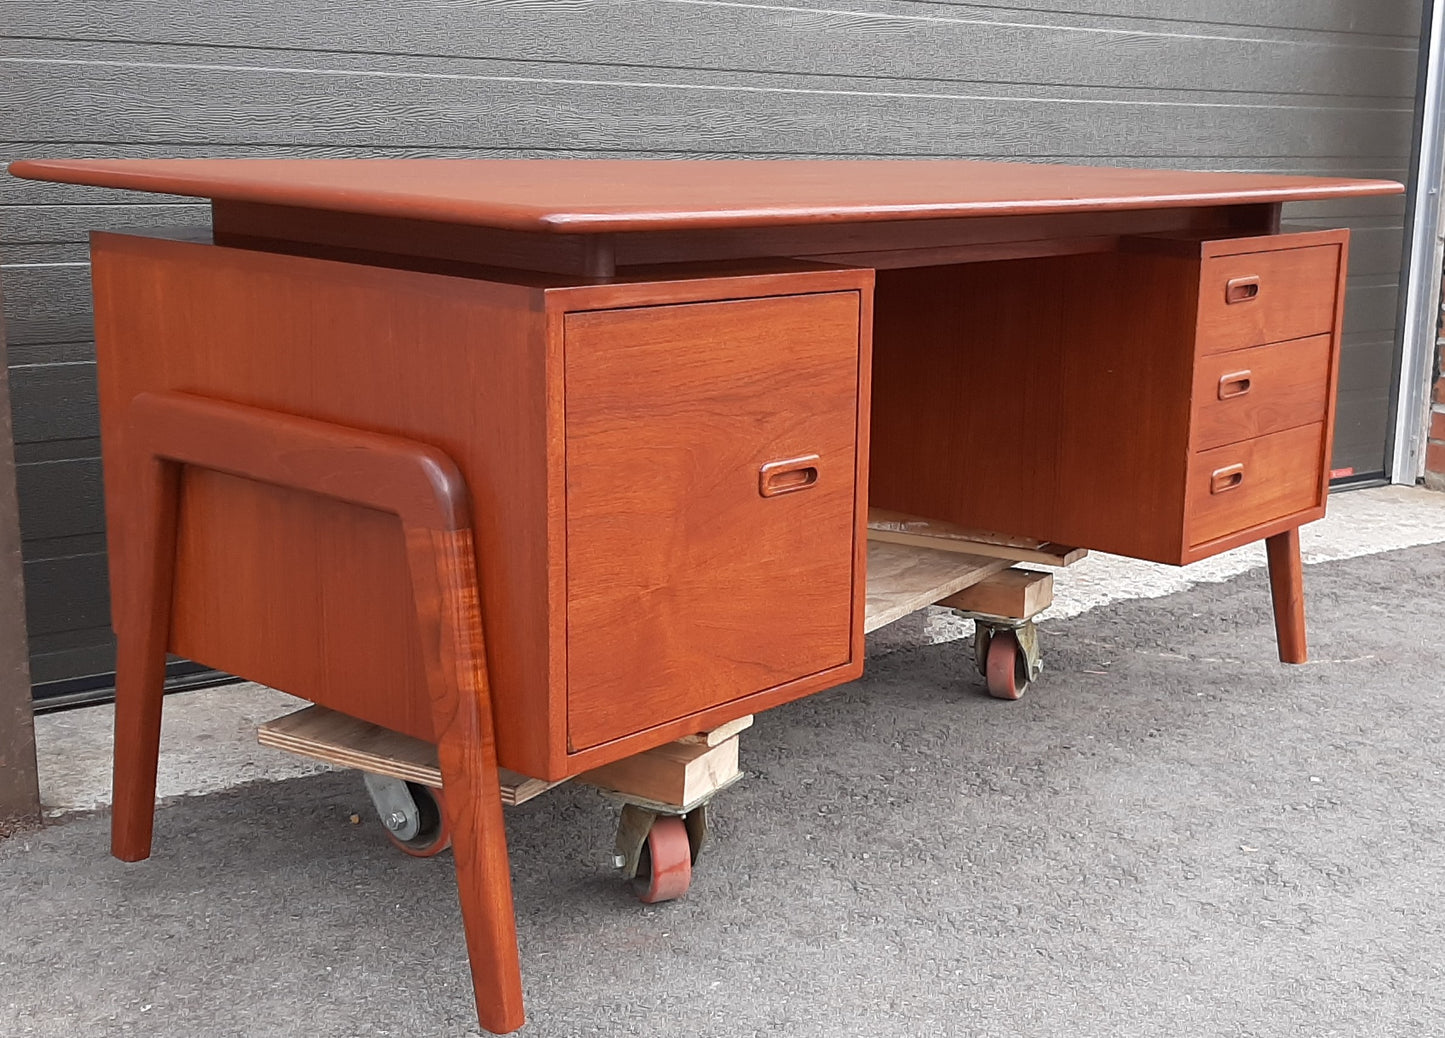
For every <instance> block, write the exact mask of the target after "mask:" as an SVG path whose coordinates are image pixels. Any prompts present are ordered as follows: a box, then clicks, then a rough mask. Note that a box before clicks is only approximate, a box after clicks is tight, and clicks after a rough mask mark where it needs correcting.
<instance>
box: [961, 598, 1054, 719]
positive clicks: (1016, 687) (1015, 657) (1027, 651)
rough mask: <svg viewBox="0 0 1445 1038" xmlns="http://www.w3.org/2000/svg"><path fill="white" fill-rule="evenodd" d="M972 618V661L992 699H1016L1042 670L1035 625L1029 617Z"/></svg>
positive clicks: (1026, 689) (1041, 658) (1037, 633)
mask: <svg viewBox="0 0 1445 1038" xmlns="http://www.w3.org/2000/svg"><path fill="white" fill-rule="evenodd" d="M973 619H974V635H973V647H974V662H975V663H976V664H977V665H978V670H979V673H980V674H982V675H983V678H984V681H985V682H986V683H987V686H988V694H989V695H991V696H993V698H995V699H1019V698H1020V697H1022V696H1023V694H1024V693H1025V692H1026V691H1028V687H1029V683H1030V682H1032V681H1033V680H1034V679H1035V678H1037V677H1038V676H1039V674H1040V673H1042V672H1043V669H1044V662H1043V657H1042V655H1041V654H1040V652H1039V629H1038V627H1037V626H1035V624H1034V623H1033V621H1032V620H1025V621H1022V622H1019V621H1013V622H1005V623H999V622H997V621H996V620H995V621H994V622H992V623H990V622H989V621H988V620H986V619H984V618H981V617H979V616H977V615H975V616H974V617H973Z"/></svg>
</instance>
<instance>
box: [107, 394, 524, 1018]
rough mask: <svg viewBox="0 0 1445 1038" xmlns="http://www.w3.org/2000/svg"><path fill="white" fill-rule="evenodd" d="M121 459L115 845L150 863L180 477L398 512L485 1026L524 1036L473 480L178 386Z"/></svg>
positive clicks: (141, 411) (153, 409) (130, 411)
mask: <svg viewBox="0 0 1445 1038" xmlns="http://www.w3.org/2000/svg"><path fill="white" fill-rule="evenodd" d="M118 421H119V423H120V427H119V429H118V433H119V435H118V437H117V440H118V443H117V444H116V445H115V447H114V450H113V453H112V454H111V461H112V463H113V464H114V469H113V471H112V472H111V473H110V474H109V476H108V478H110V479H111V481H112V483H111V486H112V490H113V492H114V500H113V501H112V502H111V508H112V515H113V521H114V522H115V523H116V525H117V526H118V527H119V529H120V530H121V531H122V532H123V534H124V536H123V538H122V539H121V541H120V542H119V544H118V545H117V553H118V554H120V553H121V552H120V549H121V548H122V546H123V550H124V552H128V553H130V554H131V555H133V556H134V557H133V558H129V557H125V556H124V555H122V557H123V558H125V563H126V564H125V565H124V566H123V567H121V568H120V569H118V570H117V573H116V579H117V581H118V582H119V584H120V588H119V593H120V594H121V595H122V596H123V599H122V600H123V601H126V602H135V603H145V604H146V605H145V607H143V608H141V609H139V610H138V611H137V612H135V613H134V614H130V615H128V616H127V618H126V622H125V624H124V625H123V626H122V627H121V629H120V630H119V631H118V632H117V634H118V638H119V640H120V643H121V645H122V646H123V647H124V650H125V651H124V652H123V654H122V656H121V657H120V660H119V661H118V667H117V680H116V753H115V793H114V821H113V825H112V831H111V849H112V852H113V853H114V854H115V856H116V857H118V858H121V859H123V860H126V861H136V860H139V859H141V858H144V857H147V856H148V855H149V854H150V841H151V825H152V818H153V815H154V800H155V780H156V758H157V749H158V746H159V736H160V722H161V695H162V692H163V680H162V679H163V674H164V666H165V651H166V647H167V634H168V629H167V628H168V625H167V619H168V617H167V615H166V611H165V608H164V603H169V602H170V601H171V600H172V597H173V595H172V592H173V588H172V586H171V584H170V583H169V582H168V581H169V578H171V577H173V576H174V575H175V568H174V567H173V566H168V565H167V564H166V560H167V559H174V558H175V557H176V554H177V548H178V545H177V542H176V537H175V533H176V524H175V519H174V517H175V516H176V514H177V512H178V511H179V510H183V507H184V506H183V503H182V501H181V496H182V495H181V492H180V479H179V476H180V473H181V472H182V471H183V470H190V469H204V470H207V471H214V472H224V473H226V474H228V475H231V476H234V477H237V478H240V479H243V480H246V481H248V482H254V483H260V484H266V485H274V486H282V487H287V488H289V489H291V490H293V491H295V492H297V493H300V494H307V495H317V496H322V497H325V498H327V499H329V500H332V501H334V502H336V503H338V504H339V505H343V506H348V507H351V508H359V509H372V510H377V511H384V512H387V513H389V514H391V515H392V516H394V517H395V518H396V520H397V521H398V523H399V533H400V535H401V538H402V540H403V545H404V549H405V553H406V559H407V569H408V578H409V579H408V587H407V588H406V589H405V591H406V595H405V598H406V601H407V602H408V603H409V605H410V607H411V608H412V609H413V610H414V611H415V617H416V620H417V627H418V633H419V646H420V649H421V652H420V660H419V662H420V664H421V669H422V680H423V683H424V689H425V693H424V694H425V696H426V703H427V706H428V708H429V710H430V712H431V715H432V730H433V731H434V732H435V737H434V741H435V742H436V746H437V760H438V763H439V766H440V768H441V772H442V776H443V780H444V782H445V783H446V785H447V787H448V788H449V789H450V790H451V791H452V795H451V796H450V797H449V798H448V799H447V803H446V812H447V824H448V828H449V829H450V831H451V833H452V849H453V857H454V861H455V864H456V873H457V890H458V894H459V896H460V900H461V907H462V921H463V924H464V927H465V930H466V937H467V952H468V957H469V958H470V960H471V966H472V980H473V985H474V988H475V993H476V1003H477V1012H478V1016H479V1019H480V1021H481V1023H482V1024H483V1026H485V1027H487V1028H488V1029H489V1030H492V1031H495V1032H498V1033H504V1032H507V1031H513V1030H516V1029H517V1028H518V1027H520V1026H522V1023H523V1022H524V1017H523V1013H522V981H521V971H520V966H519V963H518V956H517V934H516V924H515V918H514V914H513V909H512V890H511V872H510V866H509V864H508V860H507V844H506V832H505V830H504V828H503V823H502V802H501V795H500V790H499V786H498V770H497V759H496V743H495V739H494V736H493V721H492V703H491V698H490V695H489V691H488V683H487V674H486V665H485V659H484V652H483V645H482V632H481V615H480V610H479V608H478V594H477V572H476V556H475V551H474V549H473V544H472V538H471V530H470V529H469V528H468V527H467V525H466V523H467V521H468V514H469V510H468V507H467V496H466V486H465V484H464V483H463V481H462V479H461V474H460V471H459V470H458V469H457V467H456V466H455V465H454V464H453V462H452V460H451V459H450V458H448V457H447V456H446V455H445V454H444V453H443V452H441V451H439V450H437V449H436V448H434V447H431V446H428V445H425V444H419V443H415V442H412V441H407V440H402V439H398V438H395V437H388V436H380V435H377V434H374V433H369V432H365V431H359V430H354V429H348V428H345V427H342V426H338V425H335V424H332V423H327V422H317V421H313V420H310V419H304V418H297V417H295V416H291V415H286V414H280V413H277V412H274V411H267V410H263V409H259V408H252V407H245V406H242V405H238V404H234V403H228V402H224V401H218V400H212V399H207V398H204V397H199V396H194V395H190V394H178V393H174V392H158V393H157V392H142V393H139V394H137V395H136V396H135V397H134V398H133V399H132V400H130V401H129V402H128V404H127V406H126V407H125V408H124V411H123V414H122V415H121V416H120V417H119V418H118Z"/></svg>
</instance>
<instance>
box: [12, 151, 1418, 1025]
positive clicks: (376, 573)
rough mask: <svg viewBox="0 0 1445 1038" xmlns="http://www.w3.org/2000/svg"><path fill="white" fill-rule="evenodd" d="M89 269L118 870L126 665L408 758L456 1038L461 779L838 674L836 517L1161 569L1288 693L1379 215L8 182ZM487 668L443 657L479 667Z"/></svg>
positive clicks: (538, 171)
mask: <svg viewBox="0 0 1445 1038" xmlns="http://www.w3.org/2000/svg"><path fill="white" fill-rule="evenodd" d="M11 171H12V172H13V173H15V174H17V175H19V176H23V177H33V178H39V179H49V180H58V181H67V182H74V183H83V184H92V185H101V186H108V187H116V188H128V189H133V190H142V191H158V192H167V193H175V194H183V195H194V196H199V197H205V198H210V199H212V216H213V228H214V229H213V233H212V234H211V235H208V236H197V235H194V234H192V235H184V234H181V235H174V234H172V235H166V234H116V233H97V234H96V235H95V236H94V238H93V243H92V255H93V262H94V265H93V276H94V289H95V314H96V341H97V350H98V357H99V372H100V400H101V418H102V440H103V451H104V457H105V479H106V493H107V508H108V517H109V530H110V533H109V537H110V547H111V564H112V574H113V576H112V595H113V600H114V617H115V626H116V630H117V634H118V637H119V661H118V664H117V670H118V675H117V685H118V688H117V721H116V723H117V742H116V788H115V820H114V830H113V849H114V851H115V853H116V854H117V855H118V856H120V857H122V858H125V859H128V860H134V859H139V858H143V857H145V856H146V855H147V854H148V853H149V845H150V835H151V814H152V801H153V797H154V782H155V764H156V752H157V740H158V737H159V723H160V693H161V679H162V668H163V664H164V658H165V653H166V652H167V651H171V652H175V653H179V654H182V655H184V656H188V657H190V658H192V659H195V660H198V661H201V662H204V663H206V664H208V665H210V666H213V667H217V668H220V669H223V670H226V671H230V672H232V673H235V674H238V675H242V676H244V677H247V678H251V679H254V680H257V681H261V682H265V683H266V684H269V685H273V686H275V687H277V688H281V689H284V690H286V691H288V692H292V693H294V694H296V695H299V696H302V697H304V698H306V699H309V700H312V701H314V702H316V703H319V704H323V705H325V706H328V707H331V708H333V709H335V710H339V711H342V712H344V713H347V714H350V715H352V716H354V717H357V718H360V719H362V720H365V721H370V722H373V723H375V724H378V725H382V726H385V727H386V728H390V729H394V730H396V731H398V732H402V733H406V734H408V735H411V736H415V737H418V738H422V739H428V740H434V741H436V742H437V743H438V752H439V759H440V764H441V769H442V773H443V775H444V777H445V781H446V785H447V790H448V794H449V795H448V799H447V811H448V814H449V816H450V821H451V825H452V830H453V842H454V847H455V851H456V869H457V878H458V883H459V886H460V891H461V901H462V910H463V917H464V920H465V924H466V928H467V935H468V948H469V951H470V954H471V958H472V968H473V976H474V979H475V982H476V992H477V1007H478V1011H479V1014H480V1018H481V1021H482V1023H483V1025H484V1026H486V1027H488V1028H490V1029H492V1030H494V1031H509V1030H512V1029H514V1028H516V1027H518V1026H520V1025H521V1023H522V1020H523V1015H522V1005H521V986H520V979H519V970H518V963H517V955H516V945H515V933H514V929H513V917H512V907H511V892H510V885H509V880H508V865H507V858H506V847H505V842H504V835H503V830H502V822H501V814H500V810H501V808H500V803H499V800H498V794H497V785H496V769H497V763H498V760H500V762H501V764H502V765H504V766H505V767H507V768H510V769H513V770H515V771H518V772H522V773H524V774H526V775H531V776H535V777H537V778H542V779H549V780H551V779H561V778H565V777H567V776H570V775H575V774H578V773H579V772H581V771H584V770H586V769H589V768H593V767H596V766H598V765H602V764H605V763H608V762H611V761H615V760H617V759H619V758H622V757H626V756H628V755H631V754H634V753H637V752H638V751H641V750H645V749H648V748H649V747H652V746H656V745H659V744H661V743H664V742H667V741H669V740H672V739H675V738H678V737H679V736H682V735H685V734H687V733H692V732H698V731H701V730H704V729H707V728H710V727H713V726H716V725H720V724H722V723H724V722H727V721H730V720H732V719H734V718H737V717H740V716H742V715H745V714H749V713H753V712H755V711H758V710H762V709H765V708H767V707H770V706H775V705H777V704H779V703H782V702H785V701H787V700H790V699H793V698H796V697H798V696H802V695H806V694H808V693H810V692H816V691H818V690H820V689H824V688H827V687H829V686H832V685H836V684H838V683H840V682H844V681H848V680H850V679H852V678H856V677H857V676H858V675H859V674H860V673H861V671H862V668H863V635H862V623H863V608H862V602H863V594H864V572H863V571H864V560H865V557H866V556H865V541H866V522H867V512H868V507H869V506H870V505H871V506H874V507H877V508H882V509H888V510H892V511H895V512H901V513H906V514H909V515H914V516H922V517H927V518H929V519H932V520H939V521H944V522H949V523H956V524H960V525H963V526H967V527H973V528H980V529H986V530H997V531H1002V532H1007V533H1010V534H1017V535H1024V536H1029V537H1036V538H1040V539H1045V540H1050V541H1056V542H1061V543H1064V544H1073V545H1078V546H1081V547H1086V548H1097V549H1101V550H1105V551H1110V552H1117V553H1121V554H1125V555H1133V556H1137V557H1139V558H1144V559H1153V560H1156V561H1160V562H1169V563H1185V562H1189V561H1191V560H1194V559H1199V558H1203V557H1205V556H1207V555H1211V554H1214V553H1216V552H1219V551H1223V550H1225V549H1227V548H1232V547H1235V546H1237V545H1240V544H1244V543H1246V542H1249V541H1254V540H1258V539H1262V538H1263V539H1267V541H1268V547H1269V562H1270V578H1271V585H1272V588H1273V592H1274V605H1275V616H1276V626H1277V630H1278V636H1279V646H1280V656H1281V658H1282V659H1284V660H1287V661H1296V662H1297V661H1301V660H1303V659H1304V657H1305V633H1304V616H1303V606H1302V600H1301V573H1300V559H1299V539H1298V528H1299V526H1300V524H1301V523H1306V522H1309V521H1311V520H1314V519H1318V518H1319V517H1321V516H1322V515H1323V514H1324V509H1325V494H1326V487H1327V476H1328V467H1329V466H1328V458H1329V456H1330V438H1331V424H1332V418H1333V413H1334V400H1335V378H1336V368H1337V363H1338V357H1339V340H1340V314H1341V308H1342V305H1343V298H1344V293H1343V285H1344V279H1345V253H1346V245H1347V241H1348V234H1347V232H1345V231H1325V232H1318V231H1317V232H1312V233H1304V234H1284V233H1281V232H1280V228H1279V212H1280V205H1281V203H1284V202H1288V201H1295V200H1306V199H1315V200H1317V199H1326V198H1339V197H1342V196H1348V195H1368V194H1387V193H1392V192H1398V191H1400V190H1401V187H1400V185H1398V184H1394V183H1389V182H1385V181H1364V180H1323V179H1312V178H1303V177H1285V176H1254V175H1231V174H1223V173H1189V172H1162V171H1150V170H1119V169H1094V168H1072V167H1062V166H1040V165H1015V164H1003V163H998V164H994V163H978V162H833V161H813V162H629V161H531V160H527V161H451V160H441V161H434V160H406V161H290V160H284V161H251V160H241V161H219V160H218V161H211V160H195V161H74V162H72V161H26V162H17V163H15V164H14V165H12V166H11ZM483 631H485V633H486V644H485V649H484V648H483V642H482V632H483Z"/></svg>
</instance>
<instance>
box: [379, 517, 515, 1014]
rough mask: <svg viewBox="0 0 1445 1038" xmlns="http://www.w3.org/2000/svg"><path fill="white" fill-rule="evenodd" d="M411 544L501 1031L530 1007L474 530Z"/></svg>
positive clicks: (428, 535)
mask: <svg viewBox="0 0 1445 1038" xmlns="http://www.w3.org/2000/svg"><path fill="white" fill-rule="evenodd" d="M407 554H408V558H409V561H410V565H411V572H412V581H413V586H414V589H415V594H416V607H417V615H418V618H419V619H420V622H421V640H422V654H423V656H424V657H425V661H426V674H427V685H428V688H429V690H430V693H431V701H432V716H433V719H434V721H435V724H436V736H437V757H438V759H439V763H440V764H441V772H442V783H443V785H444V787H445V789H446V813H447V823H448V825H449V826H450V827H451V831H452V853H453V855H454V856H455V860H456V870H457V889H458V892H459V894H460V896H461V903H462V925H463V926H464V927H465V929H466V936H467V954H468V956H469V958H470V959H471V965H472V985H473V988H474V990H475V992H476V999H477V1017H478V1019H479V1021H480V1022H481V1024H482V1026H483V1027H485V1028H486V1029H487V1030H489V1031H493V1032H495V1033H497V1034H505V1033H506V1032H508V1031H515V1030H516V1029H517V1028H519V1027H521V1026H522V1024H523V1023H524V1022H525V1020H526V1017H525V1016H524V1014H523V1012H522V973H521V966H520V964H519V962H518V959H517V927H516V919H515V916H514V913H513V908H512V877H511V870H510V867H509V865H508V861H507V837H506V830H505V829H504V828H503V823H502V796H501V788H500V783H499V779H498V774H497V750H496V743H495V741H494V739H493V734H492V706H491V698H490V694H489V690H488V686H487V673H486V657H485V655H484V652H483V646H482V626H481V613H480V604H479V599H478V594H477V577H476V563H475V556H474V555H473V551H472V538H471V531H470V530H469V529H460V530H428V529H421V528H412V529H409V530H408V531H407Z"/></svg>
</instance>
